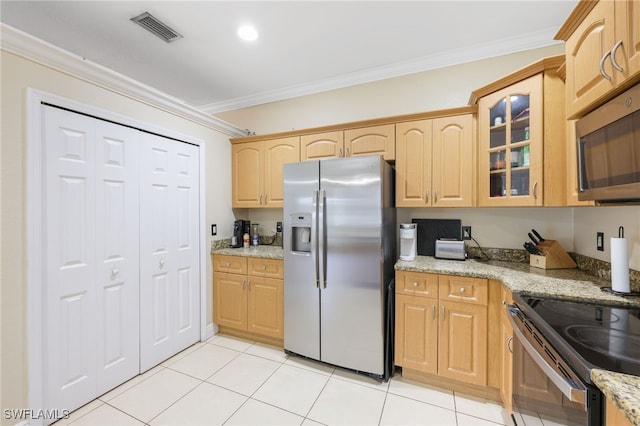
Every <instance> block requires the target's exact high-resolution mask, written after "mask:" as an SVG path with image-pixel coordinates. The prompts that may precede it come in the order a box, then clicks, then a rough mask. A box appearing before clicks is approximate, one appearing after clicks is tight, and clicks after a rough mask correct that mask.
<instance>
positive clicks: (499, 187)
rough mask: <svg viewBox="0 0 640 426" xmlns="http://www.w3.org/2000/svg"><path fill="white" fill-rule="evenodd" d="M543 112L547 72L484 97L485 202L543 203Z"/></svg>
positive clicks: (481, 120)
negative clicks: (543, 93)
mask: <svg viewBox="0 0 640 426" xmlns="http://www.w3.org/2000/svg"><path fill="white" fill-rule="evenodd" d="M542 114H543V111H542V75H537V76H534V77H530V78H528V79H526V80H523V81H521V82H519V83H516V84H513V85H512V86H510V87H507V88H505V89H502V90H499V91H497V92H495V93H492V94H490V95H487V96H485V97H483V98H482V99H480V102H479V111H478V121H479V125H478V127H479V129H480V135H479V139H480V140H479V154H478V155H479V161H478V174H479V182H478V191H479V194H478V204H479V205H480V206H483V207H493V206H541V205H542V185H543V183H544V182H543V180H542V179H543V175H542V159H543V157H542V154H543V153H542V141H543V126H542Z"/></svg>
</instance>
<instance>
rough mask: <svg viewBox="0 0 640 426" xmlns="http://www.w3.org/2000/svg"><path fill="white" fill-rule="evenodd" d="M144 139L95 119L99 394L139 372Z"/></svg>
mask: <svg viewBox="0 0 640 426" xmlns="http://www.w3.org/2000/svg"><path fill="white" fill-rule="evenodd" d="M139 134H140V132H139V131H137V130H134V129H130V128H128V127H124V126H119V125H115V124H112V123H107V122H104V121H99V120H96V142H95V145H96V162H95V164H96V166H95V170H96V240H95V244H96V261H97V270H98V273H97V286H98V292H97V299H98V310H97V312H96V320H97V324H96V332H97V333H98V335H99V336H100V337H101V338H99V339H98V340H97V362H98V394H102V393H104V392H106V391H108V390H110V389H112V388H113V387H115V386H117V385H119V384H120V383H123V382H124V381H126V380H128V379H130V378H131V377H133V376H135V375H136V374H138V372H139V368H140V349H139V348H140V345H139V343H140V333H139V330H140V327H139V315H138V313H139V304H140V299H139V292H140V270H139V232H140V231H139V202H138V175H139V170H138V161H139V160H138V144H137V142H138V137H139Z"/></svg>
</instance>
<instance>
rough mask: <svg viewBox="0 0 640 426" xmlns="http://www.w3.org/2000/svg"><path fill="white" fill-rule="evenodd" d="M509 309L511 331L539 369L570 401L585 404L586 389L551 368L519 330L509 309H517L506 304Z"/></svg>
mask: <svg viewBox="0 0 640 426" xmlns="http://www.w3.org/2000/svg"><path fill="white" fill-rule="evenodd" d="M507 309H508V310H509V312H508V313H509V321H510V322H511V326H512V327H513V333H514V334H515V336H516V337H517V338H518V341H519V343H520V344H521V345H522V347H523V348H524V349H525V350H526V351H527V353H528V354H529V355H530V356H531V358H532V359H533V360H534V361H535V363H536V364H537V365H538V367H540V369H541V370H542V371H543V372H544V374H545V375H546V376H547V377H548V378H549V379H551V381H552V382H553V384H554V385H556V386H557V387H558V389H559V390H560V392H562V393H563V394H564V396H566V397H567V398H568V399H569V400H570V401H572V402H577V403H580V404H582V405H584V406H585V408H586V406H587V391H586V390H585V389H584V388H583V389H581V388H577V387H575V386H573V385H572V384H571V383H569V382H568V381H567V380H566V379H565V378H564V376H562V375H561V374H560V373H558V372H557V371H556V370H555V369H554V368H552V367H551V366H550V365H549V363H547V361H545V359H544V358H543V357H542V355H541V354H540V353H539V352H538V351H537V350H536V348H535V347H533V345H532V344H531V342H529V340H527V338H526V337H525V335H524V333H523V332H522V331H521V330H520V328H519V327H518V325H517V324H516V321H515V319H514V318H513V317H514V315H515V313H513V312H512V311H511V309H518V308H516V307H514V306H507Z"/></svg>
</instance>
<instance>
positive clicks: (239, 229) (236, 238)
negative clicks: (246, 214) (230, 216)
mask: <svg viewBox="0 0 640 426" xmlns="http://www.w3.org/2000/svg"><path fill="white" fill-rule="evenodd" d="M250 232H251V221H249V220H242V219H239V220H236V221H235V222H233V236H232V237H231V247H233V248H238V247H242V237H243V236H244V234H249V233H250Z"/></svg>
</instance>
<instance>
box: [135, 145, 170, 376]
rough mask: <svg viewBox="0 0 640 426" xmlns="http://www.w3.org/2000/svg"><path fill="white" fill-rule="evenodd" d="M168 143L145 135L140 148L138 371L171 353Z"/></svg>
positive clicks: (151, 365)
mask: <svg viewBox="0 0 640 426" xmlns="http://www.w3.org/2000/svg"><path fill="white" fill-rule="evenodd" d="M171 156H172V142H171V141H170V140H169V139H166V138H161V137H159V136H154V135H150V134H144V135H143V136H142V141H141V144H140V370H141V371H146V370H148V369H149V368H151V367H153V366H155V365H157V364H158V363H160V362H162V361H163V360H165V359H167V358H168V357H170V356H171V355H172V354H173V353H174V342H173V339H172V338H171V337H172V329H173V328H174V326H173V324H174V322H175V320H174V318H173V310H172V309H171V303H172V300H175V296H174V295H173V294H172V292H173V290H174V285H173V284H172V283H173V282H174V280H175V277H174V263H175V262H174V257H175V252H174V247H175V245H176V236H177V235H176V233H175V232H172V231H174V230H175V223H176V219H175V217H176V214H175V212H176V208H175V207H176V205H175V202H174V198H175V190H174V188H173V187H172V170H171V164H170V163H171V161H170V158H171Z"/></svg>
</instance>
